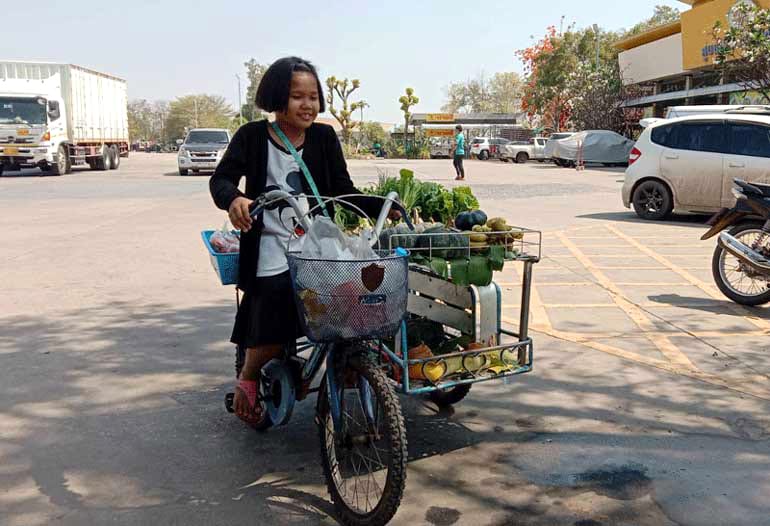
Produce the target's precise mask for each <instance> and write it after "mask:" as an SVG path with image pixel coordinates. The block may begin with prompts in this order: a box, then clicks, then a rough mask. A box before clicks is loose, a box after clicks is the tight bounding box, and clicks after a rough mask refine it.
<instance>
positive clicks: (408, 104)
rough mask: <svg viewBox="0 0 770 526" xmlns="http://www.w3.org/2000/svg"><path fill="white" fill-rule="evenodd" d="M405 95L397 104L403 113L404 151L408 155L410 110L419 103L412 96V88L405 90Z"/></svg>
mask: <svg viewBox="0 0 770 526" xmlns="http://www.w3.org/2000/svg"><path fill="white" fill-rule="evenodd" d="M405 93H406V94H405V95H401V96H400V97H399V98H398V102H400V103H401V111H402V112H403V113H404V151H405V152H406V153H407V154H408V153H409V141H408V137H409V122H410V121H411V120H412V113H411V112H410V109H411V108H412V106H414V105H415V104H418V103H419V102H420V98H419V97H418V96H416V95H415V94H414V90H413V89H412V88H406V91H405Z"/></svg>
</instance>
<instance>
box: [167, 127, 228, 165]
mask: <svg viewBox="0 0 770 526" xmlns="http://www.w3.org/2000/svg"><path fill="white" fill-rule="evenodd" d="M230 139H231V137H230V131H229V130H225V129H223V128H195V129H193V130H190V131H189V132H188V133H187V137H185V140H184V142H183V143H182V145H181V146H180V147H179V154H178V155H177V161H178V164H179V175H187V174H188V173H189V172H190V170H192V172H193V173H198V172H199V171H201V170H214V169H215V168H216V167H217V165H218V164H219V161H221V160H222V156H223V155H224V153H225V150H227V145H228V144H230Z"/></svg>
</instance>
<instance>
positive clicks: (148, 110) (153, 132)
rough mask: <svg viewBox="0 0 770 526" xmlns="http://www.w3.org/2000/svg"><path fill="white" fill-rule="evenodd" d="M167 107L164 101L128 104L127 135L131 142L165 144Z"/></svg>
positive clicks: (140, 100) (137, 101)
mask: <svg viewBox="0 0 770 526" xmlns="http://www.w3.org/2000/svg"><path fill="white" fill-rule="evenodd" d="M168 110H169V105H168V102H166V101H156V102H150V101H148V100H145V99H139V100H132V101H130V102H129V103H128V135H129V137H130V138H131V140H132V141H155V142H166V141H167V140H168V137H167V133H166V119H167V118H168Z"/></svg>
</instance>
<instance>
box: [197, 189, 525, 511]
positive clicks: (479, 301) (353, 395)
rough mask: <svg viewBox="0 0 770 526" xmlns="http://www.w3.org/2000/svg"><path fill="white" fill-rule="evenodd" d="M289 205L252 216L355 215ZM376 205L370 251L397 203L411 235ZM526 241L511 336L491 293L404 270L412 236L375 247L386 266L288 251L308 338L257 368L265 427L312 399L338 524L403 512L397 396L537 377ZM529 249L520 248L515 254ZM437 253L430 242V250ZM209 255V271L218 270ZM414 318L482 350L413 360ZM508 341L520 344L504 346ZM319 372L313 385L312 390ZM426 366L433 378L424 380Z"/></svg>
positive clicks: (263, 202)
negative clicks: (289, 212)
mask: <svg viewBox="0 0 770 526" xmlns="http://www.w3.org/2000/svg"><path fill="white" fill-rule="evenodd" d="M296 197H297V196H292V195H290V194H288V193H286V192H283V191H272V192H268V193H267V194H264V195H263V196H260V197H259V198H258V199H257V200H256V201H255V206H254V212H253V214H256V213H259V211H260V210H262V209H264V208H266V207H268V206H271V205H273V204H274V203H276V202H278V201H281V200H282V201H285V202H286V203H287V204H289V205H290V206H292V207H293V208H294V210H295V212H296V215H297V217H298V218H300V219H299V221H300V225H301V227H302V228H303V229H304V231H305V232H309V231H310V227H311V226H312V221H311V213H312V212H313V211H314V210H316V209H318V208H319V207H321V206H326V205H327V204H329V203H340V204H343V205H346V206H348V207H351V208H354V209H356V207H355V205H352V204H351V203H350V202H348V201H346V200H345V199H346V198H350V197H353V196H339V197H336V198H323V202H322V203H319V204H318V205H316V207H314V208H313V209H312V210H311V211H310V212H307V213H302V211H301V210H300V208H299V206H298V203H297V200H296ZM382 199H384V205H383V207H382V210H381V212H380V215H379V217H378V218H377V221H376V223H375V226H374V233H373V235H372V237H371V240H372V245H373V246H374V245H376V244H377V243H379V237H380V232H381V230H382V228H383V226H384V224H385V220H386V218H387V216H388V213H389V211H390V209H391V207H392V206H397V207H399V208H400V210H401V213H402V216H403V217H404V219H405V221H406V222H407V223H408V225H409V227H410V228H412V229H413V226H412V225H411V223H410V222H409V219H408V214H407V213H406V211H405V210H404V209H403V207H401V206H400V205H399V204H398V195H397V194H396V193H395V192H392V193H391V194H389V195H388V196H386V197H385V198H382ZM357 211H358V212H360V213H361V215H363V216H364V217H366V214H364V213H363V212H362V211H361V210H360V209H358V210H357ZM522 231H523V230H522ZM526 232H528V233H534V234H537V236H538V238H537V241H536V243H532V247H534V246H535V245H536V247H537V254H536V255H535V254H530V252H531V251H529V252H526V253H525V251H523V250H522V251H521V252H520V253H519V257H518V258H517V259H519V260H521V261H524V263H525V271H524V278H523V290H524V293H523V294H522V311H521V312H522V314H521V319H520V327H519V332H518V333H515V332H511V331H506V330H504V329H502V327H501V323H500V305H501V293H500V289H499V287H497V285H496V284H494V283H492V284H490V285H489V286H485V287H476V286H470V287H456V286H453V285H452V286H449V287H448V286H446V285H447V284H448V283H449V282H448V281H447V280H446V279H445V278H441V277H439V276H436V275H434V274H432V273H431V272H430V270H429V269H426V268H424V267H419V266H417V265H410V264H409V262H408V258H409V253H408V252H407V251H405V250H403V249H401V248H400V247H396V248H395V249H394V248H393V244H394V242H395V243H396V244H398V241H399V238H401V239H402V240H403V238H405V237H408V236H409V234H406V235H405V234H400V235H396V236H393V237H391V243H389V245H390V246H389V247H388V248H387V249H386V250H382V247H380V249H381V250H380V255H381V257H380V258H378V259H374V260H362V261H328V260H313V259H309V258H303V257H302V256H301V255H300V254H297V253H296V252H292V251H290V250H288V247H287V260H288V262H289V269H290V272H291V276H292V282H293V286H294V293H295V299H296V301H297V304H298V310H299V314H300V321H301V323H302V324H303V328H304V330H305V334H306V335H307V339H306V340H300V341H299V342H297V344H296V345H294V346H292V348H291V349H287V350H286V352H285V353H284V357H283V359H281V360H272V361H271V362H270V363H268V364H267V365H266V366H265V367H264V368H263V371H262V377H261V381H260V391H261V395H262V397H263V401H264V403H265V405H266V409H267V411H266V414H267V416H266V418H265V420H264V421H263V424H262V426H260V427H261V429H262V430H266V429H268V428H269V427H271V426H273V425H283V424H286V423H287V422H288V421H289V420H290V418H291V414H292V409H293V407H294V404H295V403H296V402H297V401H301V400H304V399H306V398H307V397H308V395H310V394H311V393H317V394H318V396H317V401H316V416H315V421H316V423H317V425H318V431H319V443H320V446H321V447H320V449H321V463H322V467H323V473H324V478H325V479H326V484H327V489H328V491H329V494H330V496H331V500H332V502H333V504H334V507H335V510H336V512H337V514H338V516H339V518H340V519H341V520H342V522H343V523H344V524H347V525H355V526H359V525H367V526H374V525H383V524H386V523H388V522H389V521H390V519H391V518H392V517H393V516H394V515H395V513H396V511H397V509H398V507H399V505H400V502H401V499H402V497H403V493H404V488H405V485H406V462H407V438H406V427H405V423H404V417H403V414H402V412H401V405H400V402H399V399H398V396H397V393H403V394H418V395H419V394H427V395H429V396H430V397H431V399H432V400H433V401H434V402H436V403H437V404H439V405H450V404H454V403H457V402H459V401H460V400H461V399H462V398H463V397H465V396H466V395H467V394H468V391H469V390H470V387H471V384H473V383H476V382H481V381H487V380H491V379H495V378H506V377H509V376H512V375H515V374H521V373H525V372H529V371H531V370H532V340H531V338H529V337H528V335H527V327H528V311H529V286H530V282H531V277H532V272H531V269H532V264H533V263H535V262H537V261H539V259H540V253H539V251H540V237H539V232H535V231H526ZM207 235H210V233H207V232H204V233H203V238H204V242H206V243H207ZM413 235H417V234H413ZM420 235H425V234H420ZM428 235H429V234H428ZM506 235H507V234H506ZM436 239H438V238H436ZM526 243H527V242H526V241H525V240H524V239H523V238H522V239H520V240H519V244H520V246H521V247H524V246H525V244H526ZM532 247H530V248H532ZM439 248H440V247H439V244H438V242H437V243H436V244H435V246H434V243H433V240H431V242H430V243H429V248H428V250H429V252H430V251H432V250H438V249H439ZM209 250H210V251H211V247H210V246H209ZM211 253H212V263H213V264H214V267H215V270H217V271H218V272H220V270H221V269H220V267H219V263H218V261H215V258H214V252H213V251H211ZM365 269H369V271H368V272H369V274H373V275H374V276H373V277H372V276H370V278H371V279H367V277H366V276H364V272H365ZM220 274H221V272H220ZM220 277H221V276H220ZM225 281H226V280H225V279H223V283H224V282H225ZM230 281H231V282H234V277H232V276H231V278H230ZM366 281H369V282H368V283H365V282H366ZM343 285H344V286H343ZM407 311H408V312H407ZM415 320H427V321H428V322H430V323H433V324H436V325H438V326H440V327H441V334H442V337H444V338H446V339H452V338H456V337H457V334H456V333H461V334H466V335H470V336H471V337H472V338H474V339H476V341H484V342H488V343H489V345H485V346H477V347H475V348H471V349H469V350H464V351H459V352H452V353H448V354H446V355H442V356H434V357H427V358H426V357H422V358H420V357H418V358H410V357H409V345H408V341H409V338H408V331H409V327H410V326H411V324H412V322H414V321H415ZM506 335H507V336H513V337H515V338H516V341H515V342H510V343H503V342H502V337H503V336H506ZM243 360H244V349H237V350H236V374H240V368H241V367H242V366H243ZM324 366H325V370H324V371H323V373H322V377H321V378H322V379H321V382H320V385H319V386H318V387H316V388H312V387H311V386H312V385H313V383H314V380H315V379H316V378H317V377H318V375H319V374H321V371H322V369H323V368H324ZM430 368H433V370H434V372H433V373H432V374H426V372H427V370H428V369H430ZM436 368H438V369H440V370H441V371H440V374H438V373H436V372H435V369H436ZM415 375H416V376H417V377H418V378H419V379H415ZM410 380H411V381H410ZM232 401H233V396H232V394H228V395H227V396H226V399H225V406H226V408H227V410H228V411H231V412H232Z"/></svg>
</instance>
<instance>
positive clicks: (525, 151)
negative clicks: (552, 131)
mask: <svg viewBox="0 0 770 526" xmlns="http://www.w3.org/2000/svg"><path fill="white" fill-rule="evenodd" d="M547 142H548V139H546V138H545V137H533V138H532V139H530V140H529V141H527V144H507V145H505V146H503V147H502V152H501V154H500V158H501V159H503V160H506V161H507V160H511V161H513V162H515V163H526V162H527V161H529V160H530V159H535V160H537V161H540V162H541V163H542V162H543V161H544V160H545V155H544V152H545V144H546V143H547Z"/></svg>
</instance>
